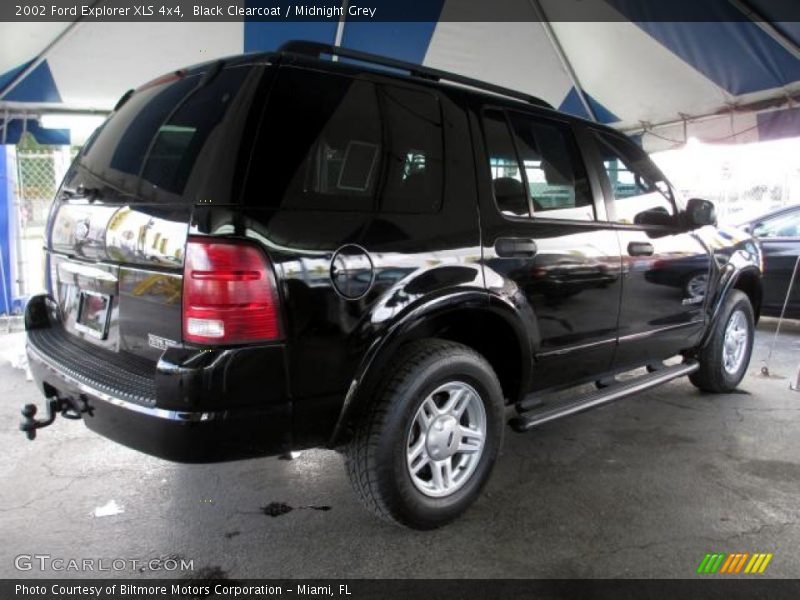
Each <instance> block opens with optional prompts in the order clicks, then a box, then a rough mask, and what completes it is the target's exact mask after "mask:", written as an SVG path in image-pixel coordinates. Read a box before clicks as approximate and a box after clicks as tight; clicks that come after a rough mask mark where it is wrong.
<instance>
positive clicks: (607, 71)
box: [0, 0, 800, 150]
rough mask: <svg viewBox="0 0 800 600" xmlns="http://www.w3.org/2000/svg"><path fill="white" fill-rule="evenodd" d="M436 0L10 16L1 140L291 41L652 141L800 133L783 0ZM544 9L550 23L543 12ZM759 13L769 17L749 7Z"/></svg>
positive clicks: (798, 67) (1, 45) (798, 44)
mask: <svg viewBox="0 0 800 600" xmlns="http://www.w3.org/2000/svg"><path fill="white" fill-rule="evenodd" d="M428 1H429V2H430V1H432V2H433V4H434V5H435V6H434V8H435V10H434V14H437V15H438V19H437V20H435V21H421V22H365V21H352V22H349V21H348V20H347V18H346V17H344V19H340V20H336V19H331V20H327V21H320V22H292V21H287V22H277V23H276V22H257V21H246V20H245V21H237V22H217V23H210V22H180V23H141V22H138V23H111V22H90V21H82V22H79V23H75V24H70V23H22V24H20V23H17V24H9V23H3V24H0V119H2V120H3V123H4V125H5V126H4V127H3V128H2V132H1V133H2V136H0V137H2V139H0V142H2V141H5V142H6V143H14V142H15V141H16V140H17V139H18V138H19V135H20V133H21V132H22V130H23V127H24V128H26V129H27V130H29V131H31V132H32V133H33V134H34V135H35V136H36V137H37V138H38V139H39V140H40V141H43V142H50V143H57V142H62V143H63V142H64V141H68V139H69V132H66V131H54V130H46V129H44V128H42V127H41V126H40V124H39V122H38V121H37V120H36V118H37V116H38V115H40V114H43V113H46V112H47V111H48V109H49V110H53V109H54V108H60V109H69V110H76V111H91V110H97V111H108V110H109V109H111V107H113V106H114V104H115V103H116V101H117V99H118V98H119V97H120V95H121V94H123V93H124V92H125V91H126V90H128V89H129V88H131V87H136V86H137V85H138V84H140V83H142V82H144V81H147V80H149V79H152V78H153V77H155V76H158V75H159V74H162V73H164V72H167V71H170V70H173V69H176V68H178V67H181V66H185V65H187V64H192V63H197V62H200V61H205V60H208V59H212V58H215V57H220V56H225V55H230V54H236V53H240V52H253V51H260V50H271V49H275V48H277V47H278V46H279V45H280V44H281V43H283V42H284V41H286V40H289V39H310V40H316V41H323V42H327V43H337V44H340V45H342V46H345V47H348V48H354V49H358V50H362V51H367V52H373V53H378V54H383V55H388V56H391V57H395V58H400V59H403V60H407V61H411V62H416V63H423V64H425V65H428V66H432V67H437V68H440V69H445V70H449V71H453V72H456V73H460V74H464V75H468V76H472V77H476V78H479V79H484V80H487V81H491V82H493V83H497V84H500V85H504V86H507V87H511V88H516V89H519V90H522V91H525V92H528V93H530V94H533V95H536V96H539V97H541V98H543V99H545V100H547V101H548V102H550V103H551V104H553V105H554V106H556V107H559V108H561V109H562V110H565V111H567V112H570V113H573V114H578V115H581V116H584V117H587V118H594V119H596V120H598V121H600V122H603V123H609V124H612V125H613V126H615V127H618V128H620V129H622V130H624V131H627V132H630V133H632V134H638V133H641V132H644V135H643V137H642V143H643V145H644V146H645V148H646V149H648V150H657V149H663V148H666V147H674V146H675V145H678V144H680V143H682V142H683V141H685V140H686V139H687V138H688V137H690V136H693V137H696V138H698V139H702V140H705V141H720V142H749V141H755V140H760V139H772V138H776V137H790V136H798V135H800V108H798V104H797V102H798V101H800V23H798V22H781V21H770V20H769V19H768V17H769V15H770V12H771V7H773V5H774V4H775V3H776V2H779V1H782V0H747V2H746V3H745V1H744V0H696V2H697V3H698V4H703V3H705V4H708V5H709V6H710V5H712V4H713V5H714V6H713V10H714V11H717V13H718V14H719V18H720V19H721V21H719V22H683V23H680V22H677V23H676V22H663V21H659V20H658V19H653V20H649V21H648V20H647V19H648V18H649V17H652V16H653V15H652V14H650V13H646V12H643V9H642V10H640V8H638V7H639V6H640V4H637V3H636V2H632V1H631V0H606V2H605V4H602V6H604V7H605V8H604V9H603V10H605V11H606V12H605V13H602V14H601V16H603V15H605V16H604V18H605V19H606V20H605V21H604V22H600V21H598V22H567V21H555V20H554V21H552V22H549V21H547V16H548V14H556V12H557V11H558V10H559V6H561V7H563V6H564V2H565V1H567V2H574V1H575V0H500V1H502V2H504V3H505V4H506V5H514V4H516V7H515V10H517V11H518V13H517V14H518V16H519V17H520V19H525V18H528V19H530V20H529V21H524V20H519V21H515V22H480V21H474V20H472V19H473V17H474V15H471V14H468V12H465V11H468V10H469V8H468V5H467V4H464V3H463V2H461V1H460V0H428ZM496 1H497V0H496ZM251 3H252V2H251ZM256 3H257V2H256ZM650 6H651V7H652V6H653V4H652V3H651V5H650ZM429 8H430V7H429ZM535 10H540V11H541V13H540V14H543V15H544V17H545V20H544V22H542V21H540V20H534V19H531V15H532V13H531V11H535ZM637 11H639V12H637ZM509 14H511V13H509ZM753 14H756V15H760V18H758V17H756V18H755V20H750V19H748V18H747V16H746V15H750V16H751V17H752V16H753ZM743 15H745V16H744V17H743ZM656 16H657V15H656ZM726 19H727V20H726ZM15 115H16V117H17V118H16V119H14V118H13V117H14V116H15ZM25 115H28V117H29V118H28V120H27V121H25V122H24V123H23V118H24V116H25ZM73 141H75V140H73Z"/></svg>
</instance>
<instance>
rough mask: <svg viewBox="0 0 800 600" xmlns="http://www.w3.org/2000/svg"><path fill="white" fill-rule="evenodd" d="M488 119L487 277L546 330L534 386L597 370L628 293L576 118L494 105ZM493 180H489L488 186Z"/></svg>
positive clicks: (606, 363) (605, 361)
mask: <svg viewBox="0 0 800 600" xmlns="http://www.w3.org/2000/svg"><path fill="white" fill-rule="evenodd" d="M481 126H482V130H483V134H484V139H485V154H484V155H482V156H481V157H479V160H480V161H481V162H483V164H484V165H485V166H484V168H483V169H482V171H481V172H482V174H483V175H484V176H485V175H487V174H488V175H489V177H488V178H487V179H488V181H486V183H485V185H486V188H488V187H489V186H491V191H489V192H488V193H483V194H481V228H482V234H483V239H482V243H483V248H484V249H483V252H484V265H485V268H484V272H485V278H486V284H487V286H488V287H489V288H490V289H493V290H494V291H495V292H496V293H499V294H502V295H505V296H507V297H510V298H512V301H513V302H515V303H516V304H517V306H518V308H520V310H523V311H528V313H529V314H530V315H531V318H532V319H533V320H534V321H535V323H536V325H537V327H538V331H539V341H538V348H536V350H535V364H534V365H533V379H532V382H533V385H532V389H533V390H539V389H544V388H547V387H550V386H552V385H555V384H557V383H563V382H564V381H565V370H566V372H568V373H569V376H570V377H569V380H570V381H572V382H577V381H579V380H587V379H591V378H592V377H593V376H596V375H598V374H600V373H603V372H605V371H606V370H608V368H609V367H610V365H611V360H612V358H613V353H614V347H615V345H616V336H617V317H618V314H617V313H618V309H619V301H620V293H621V281H620V268H621V267H620V254H619V245H618V242H617V237H616V233H615V231H614V230H613V229H610V228H609V227H608V223H607V222H605V221H604V217H605V208H604V206H603V201H602V195H601V194H600V193H599V189H598V186H596V185H595V186H591V185H590V183H589V177H588V174H587V171H586V168H585V166H584V162H583V159H582V155H581V152H580V151H579V148H578V144H577V143H576V139H575V135H574V132H573V129H572V125H571V124H570V122H568V121H562V120H560V119H555V118H552V117H550V116H545V115H541V116H540V115H538V114H534V113H529V112H524V113H523V112H517V111H513V110H502V109H487V110H484V111H483V113H482V121H481ZM486 188H484V189H486Z"/></svg>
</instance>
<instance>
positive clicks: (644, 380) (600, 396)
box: [509, 360, 700, 433]
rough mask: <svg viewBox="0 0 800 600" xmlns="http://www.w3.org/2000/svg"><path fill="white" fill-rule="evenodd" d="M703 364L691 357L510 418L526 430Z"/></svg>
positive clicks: (658, 383)
mask: <svg viewBox="0 0 800 600" xmlns="http://www.w3.org/2000/svg"><path fill="white" fill-rule="evenodd" d="M698 368H700V364H699V363H698V362H697V361H696V360H687V361H686V362H683V363H681V364H679V365H674V366H671V367H664V368H663V369H659V370H657V371H653V372H652V373H648V374H647V375H642V376H641V377H637V378H636V379H632V380H630V381H623V382H620V383H615V384H613V385H610V386H608V387H604V388H602V389H601V390H598V391H597V392H593V393H591V394H589V395H587V396H583V397H582V398H578V399H577V400H572V401H571V402H566V403H563V404H558V405H556V406H551V407H548V406H539V407H537V408H534V409H532V410H529V411H527V412H524V413H522V414H521V415H519V416H518V417H514V418H513V419H511V421H509V424H510V425H511V427H512V429H514V431H518V432H520V433H521V432H523V431H529V430H530V429H533V428H534V427H537V426H539V425H543V424H544V423H549V422H550V421H555V420H556V419H560V418H562V417H568V416H570V415H574V414H577V413H580V412H583V411H585V410H590V409H592V408H596V407H598V406H603V405H604V404H609V403H610V402H614V400H619V399H620V398H624V397H625V396H630V395H632V394H637V393H639V392H642V391H644V390H648V389H650V388H652V387H656V386H658V385H661V384H662V383H666V382H667V381H669V380H671V379H675V378H676V377H683V376H684V375H688V374H689V373H694V372H695V371H696V370H697V369H698Z"/></svg>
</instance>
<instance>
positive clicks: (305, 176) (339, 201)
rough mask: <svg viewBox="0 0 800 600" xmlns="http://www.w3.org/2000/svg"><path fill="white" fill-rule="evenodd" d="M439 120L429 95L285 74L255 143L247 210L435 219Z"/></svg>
mask: <svg viewBox="0 0 800 600" xmlns="http://www.w3.org/2000/svg"><path fill="white" fill-rule="evenodd" d="M441 196H442V119H441V108H440V106H439V101H438V98H437V97H436V96H435V95H433V94H431V93H428V92H426V91H423V90H417V89H410V88H405V87H401V86H394V85H387V84H381V83H373V82H371V81H365V80H362V79H354V78H352V77H347V76H343V75H336V74H328V73H319V72H315V71H307V70H301V69H293V68H283V69H282V70H281V71H280V72H279V75H278V79H277V81H276V83H275V85H274V86H273V89H272V90H271V93H270V100H269V104H268V108H267V112H266V115H265V118H264V123H263V126H262V129H261V131H260V133H259V135H258V138H257V140H256V145H255V149H254V153H253V158H252V161H251V166H250V175H249V180H248V184H247V192H246V196H245V197H246V202H247V203H248V204H250V205H253V206H267V207H278V206H280V207H282V208H298V209H314V210H337V211H339V210H344V211H371V210H380V211H385V212H405V213H428V212H434V211H436V210H438V208H439V206H440V204H441Z"/></svg>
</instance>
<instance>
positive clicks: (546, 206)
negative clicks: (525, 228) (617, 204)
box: [509, 112, 594, 221]
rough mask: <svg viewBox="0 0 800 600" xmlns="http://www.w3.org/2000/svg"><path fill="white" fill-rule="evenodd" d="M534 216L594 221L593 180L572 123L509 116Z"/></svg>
mask: <svg viewBox="0 0 800 600" xmlns="http://www.w3.org/2000/svg"><path fill="white" fill-rule="evenodd" d="M509 116H510V120H511V126H512V128H513V129H514V138H515V140H516V145H517V149H518V152H519V158H520V162H521V163H522V167H523V169H524V171H525V179H526V181H527V183H528V193H529V194H530V198H531V207H532V209H533V216H534V217H537V216H541V217H548V218H553V219H574V220H577V221H592V220H593V219H594V204H593V199H592V194H591V190H590V188H589V179H588V177H587V175H586V170H585V169H584V167H583V163H582V162H581V158H580V155H579V153H578V147H577V144H576V143H575V140H574V138H573V136H572V131H571V130H570V128H569V125H568V124H565V123H561V122H557V121H549V120H543V119H540V118H534V117H530V116H527V115H524V114H521V113H515V112H512V113H509Z"/></svg>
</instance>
